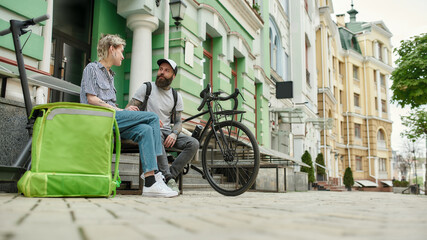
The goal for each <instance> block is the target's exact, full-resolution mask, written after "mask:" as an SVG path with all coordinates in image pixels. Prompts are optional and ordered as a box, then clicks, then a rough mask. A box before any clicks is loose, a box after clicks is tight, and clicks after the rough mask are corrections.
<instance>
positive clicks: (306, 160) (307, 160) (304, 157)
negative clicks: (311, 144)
mask: <svg viewBox="0 0 427 240" xmlns="http://www.w3.org/2000/svg"><path fill="white" fill-rule="evenodd" d="M301 160H302V162H303V163H305V164H307V165H309V166H310V167H304V166H302V167H301V172H306V173H308V182H309V183H313V182H314V181H315V180H316V179H315V178H314V169H313V161H312V160H311V155H310V153H309V152H308V151H305V152H304V154H303V155H302V157H301Z"/></svg>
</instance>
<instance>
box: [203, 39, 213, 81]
mask: <svg viewBox="0 0 427 240" xmlns="http://www.w3.org/2000/svg"><path fill="white" fill-rule="evenodd" d="M212 53H213V39H212V37H211V36H209V35H206V41H204V42H203V60H204V62H203V74H204V83H203V86H206V85H207V84H208V83H209V84H210V85H211V87H212V88H213V78H212V67H213V66H212V64H213V61H212Z"/></svg>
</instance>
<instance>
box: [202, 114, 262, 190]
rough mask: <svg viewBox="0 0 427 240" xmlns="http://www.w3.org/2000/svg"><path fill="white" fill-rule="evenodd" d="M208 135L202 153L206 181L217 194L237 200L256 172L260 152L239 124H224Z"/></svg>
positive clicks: (253, 179) (226, 122)
mask: <svg viewBox="0 0 427 240" xmlns="http://www.w3.org/2000/svg"><path fill="white" fill-rule="evenodd" d="M215 132H216V135H217V136H218V141H217V140H216V137H215V134H214V131H213V130H211V131H210V132H209V134H208V135H207V137H206V139H205V141H204V144H203V149H202V166H203V171H204V173H205V176H206V179H207V180H208V182H209V184H210V185H211V186H212V188H214V189H215V190H216V191H217V192H219V193H221V194H223V195H226V196H237V195H240V194H242V193H244V192H246V190H248V189H249V188H250V187H251V186H252V185H253V183H254V182H255V180H256V177H257V175H258V170H259V161H260V160H259V158H260V157H259V148H258V143H257V142H256V139H255V137H254V135H253V134H252V132H251V131H250V130H249V129H248V128H247V127H246V126H245V125H243V124H242V123H240V122H237V121H225V122H220V123H218V124H217V126H216V129H215Z"/></svg>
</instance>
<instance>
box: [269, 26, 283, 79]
mask: <svg viewBox="0 0 427 240" xmlns="http://www.w3.org/2000/svg"><path fill="white" fill-rule="evenodd" d="M269 47H270V67H271V69H273V70H274V71H275V72H276V73H277V74H279V75H280V76H281V77H282V78H283V76H282V75H283V72H282V68H279V67H278V66H279V64H282V63H283V61H282V58H283V56H282V55H283V53H282V51H283V48H282V44H281V42H280V33H279V30H278V28H277V25H276V23H275V22H274V20H273V19H271V18H270V36H269Z"/></svg>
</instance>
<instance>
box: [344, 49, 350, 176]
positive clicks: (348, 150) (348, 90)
mask: <svg viewBox="0 0 427 240" xmlns="http://www.w3.org/2000/svg"><path fill="white" fill-rule="evenodd" d="M349 54H350V52H349V51H348V50H347V54H346V55H347V56H346V58H345V82H346V85H347V94H346V95H347V109H346V116H347V154H348V167H350V168H351V161H350V160H351V159H350V133H349V129H350V127H349V122H348V108H349V101H350V100H349V98H348V95H349V93H350V89H349V85H348V84H349V83H348V67H347V64H348V63H347V59H348V55H349Z"/></svg>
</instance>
